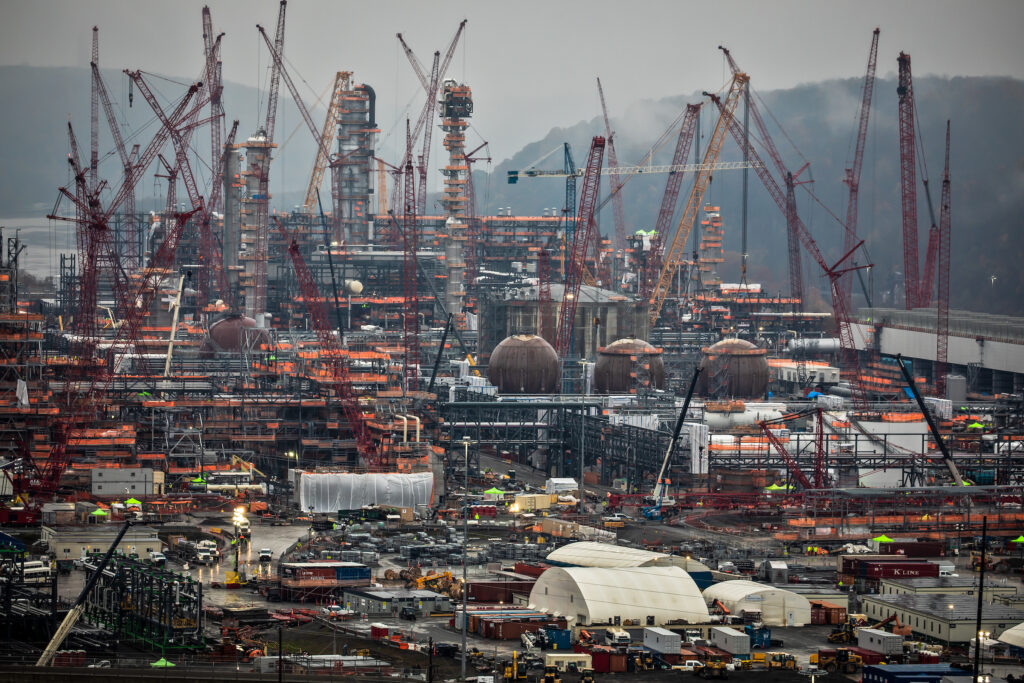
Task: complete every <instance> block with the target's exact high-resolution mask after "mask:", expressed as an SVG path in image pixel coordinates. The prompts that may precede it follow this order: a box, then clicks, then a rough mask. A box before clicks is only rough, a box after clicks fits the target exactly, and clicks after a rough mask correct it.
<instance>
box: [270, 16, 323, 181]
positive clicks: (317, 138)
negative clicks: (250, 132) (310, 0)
mask: <svg viewBox="0 0 1024 683" xmlns="http://www.w3.org/2000/svg"><path fill="white" fill-rule="evenodd" d="M256 28H257V29H259V32H260V35H261V36H263V41H264V42H265V43H266V44H267V49H269V50H270V56H271V58H272V59H273V60H274V65H275V66H276V67H277V69H278V71H279V72H280V73H281V78H282V79H284V84H285V85H286V86H288V92H290V93H291V95H292V100H294V102H295V107H296V109H298V110H299V114H301V115H302V120H303V121H305V122H306V128H308V129H309V132H310V134H311V135H312V136H313V142H314V143H316V146H317V155H318V156H319V155H321V154H322V155H323V156H324V157H325V158H326V157H329V156H330V154H331V150H330V149H329V147H330V144H331V141H330V136H327V137H324V136H323V135H321V132H320V129H318V128H317V127H316V124H315V123H313V117H312V116H310V114H309V109H307V108H306V103H305V102H303V100H302V96H301V95H299V89H298V88H296V87H295V83H294V82H293V81H292V77H291V76H290V75H289V74H288V70H287V69H285V68H284V62H283V61H282V57H281V54H282V53H281V51H280V50H278V49H277V48H276V47H275V46H274V45H273V44H271V42H270V37H269V36H268V35H267V32H266V31H264V30H263V27H262V26H259V25H257V26H256ZM268 138H269V135H268ZM314 194H316V191H315V190H314Z"/></svg>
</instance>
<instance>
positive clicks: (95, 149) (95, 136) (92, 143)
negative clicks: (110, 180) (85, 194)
mask: <svg viewBox="0 0 1024 683" xmlns="http://www.w3.org/2000/svg"><path fill="white" fill-rule="evenodd" d="M91 63H92V64H94V65H97V66H98V65H99V63H100V29H99V27H98V26H93V27H92V62H91ZM97 88H98V86H97V83H96V81H95V80H94V81H93V82H92V98H91V101H90V106H89V130H90V133H91V135H90V137H89V186H90V189H92V190H95V189H96V187H97V186H98V185H99V182H100V171H99V165H100V147H99V145H100V109H99V101H98V97H99V93H98V92H97Z"/></svg>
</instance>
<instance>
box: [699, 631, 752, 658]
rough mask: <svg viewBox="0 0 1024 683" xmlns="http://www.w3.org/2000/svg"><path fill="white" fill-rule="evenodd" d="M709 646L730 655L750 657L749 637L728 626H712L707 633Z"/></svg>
mask: <svg viewBox="0 0 1024 683" xmlns="http://www.w3.org/2000/svg"><path fill="white" fill-rule="evenodd" d="M708 633H709V638H708V639H709V640H710V641H711V644H712V645H714V646H715V647H717V648H718V649H720V650H725V651H726V652H728V653H729V654H731V655H734V656H735V655H740V656H742V655H750V636H748V635H747V634H746V633H744V632H742V631H737V630H736V629H734V628H729V627H728V626H712V627H711V629H710V630H709V631H708Z"/></svg>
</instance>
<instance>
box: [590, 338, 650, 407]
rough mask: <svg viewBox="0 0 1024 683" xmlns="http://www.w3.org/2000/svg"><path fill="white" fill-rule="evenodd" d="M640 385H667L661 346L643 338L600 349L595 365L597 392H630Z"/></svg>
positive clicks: (614, 343) (617, 342) (618, 342)
mask: <svg viewBox="0 0 1024 683" xmlns="http://www.w3.org/2000/svg"><path fill="white" fill-rule="evenodd" d="M637 387H647V388H651V389H663V388H664V387H665V364H664V362H663V361H662V359H661V349H659V348H657V347H654V346H651V345H650V344H649V343H647V342H646V341H644V340H643V339H619V340H618V341H614V342H612V343H611V344H609V345H608V346H606V347H604V348H603V349H600V350H599V351H598V353H597V363H595V364H594V390H595V391H596V392H597V393H599V394H628V393H630V392H631V391H633V390H635V389H636V388H637Z"/></svg>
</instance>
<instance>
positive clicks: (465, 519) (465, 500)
mask: <svg viewBox="0 0 1024 683" xmlns="http://www.w3.org/2000/svg"><path fill="white" fill-rule="evenodd" d="M471 443H473V441H472V440H471V439H470V438H469V437H468V436H464V437H462V454H463V457H464V461H463V462H464V465H465V468H466V469H465V478H466V488H465V493H464V494H463V496H462V680H463V681H464V680H466V627H467V625H468V622H469V614H468V613H467V612H466V609H467V602H468V598H467V590H466V584H467V574H466V547H467V546H468V545H469V444H471Z"/></svg>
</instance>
